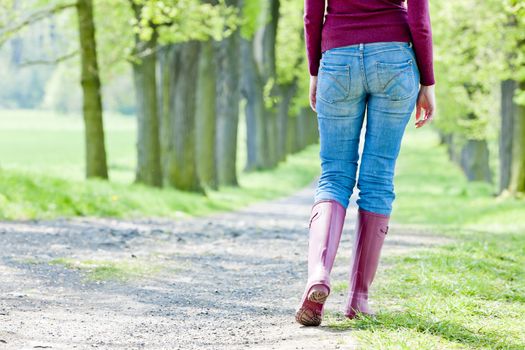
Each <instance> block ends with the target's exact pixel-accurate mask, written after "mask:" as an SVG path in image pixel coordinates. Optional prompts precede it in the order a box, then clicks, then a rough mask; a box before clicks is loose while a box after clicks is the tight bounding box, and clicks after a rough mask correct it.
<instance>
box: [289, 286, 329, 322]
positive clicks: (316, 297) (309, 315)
mask: <svg viewBox="0 0 525 350" xmlns="http://www.w3.org/2000/svg"><path fill="white" fill-rule="evenodd" d="M327 298H328V293H325V292H321V291H314V292H312V293H310V295H309V296H308V299H307V301H308V302H309V303H304V304H303V306H302V307H301V308H300V309H299V310H298V311H297V313H296V314H295V320H296V321H297V322H298V323H300V324H302V325H303V326H319V325H320V324H321V320H322V314H321V312H320V310H321V309H322V308H323V304H324V303H325V302H326V299H327ZM310 303H315V304H317V305H315V306H316V307H315V308H312V307H308V304H310Z"/></svg>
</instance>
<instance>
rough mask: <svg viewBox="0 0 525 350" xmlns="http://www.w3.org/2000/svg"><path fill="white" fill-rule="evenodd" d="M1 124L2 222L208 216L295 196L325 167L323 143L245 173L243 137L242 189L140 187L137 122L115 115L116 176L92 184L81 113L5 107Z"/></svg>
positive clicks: (112, 156) (110, 122)
mask: <svg viewBox="0 0 525 350" xmlns="http://www.w3.org/2000/svg"><path fill="white" fill-rule="evenodd" d="M0 121H1V122H0V146H1V147H0V162H1V163H0V165H1V167H0V219H34V218H55V217H70V216H102V217H125V218H129V217H144V216H150V217H160V216H162V217H172V218H177V217H181V216H186V215H206V214H209V213H211V212H215V211H220V210H231V209H237V208H240V207H242V206H245V205H247V204H249V203H252V202H254V201H258V200H265V199H271V198H275V197H279V196H283V195H287V194H290V193H293V192H294V191H296V190H298V189H300V188H302V187H304V186H306V185H307V184H309V183H310V182H311V181H312V180H313V179H314V177H315V176H316V175H318V174H319V171H320V166H319V161H318V158H319V156H318V153H319V146H318V145H312V146H310V147H308V148H306V149H305V150H303V151H301V152H299V153H297V154H294V155H291V156H289V157H288V159H287V161H286V162H285V163H282V164H280V165H279V166H278V167H276V168H275V169H272V170H267V171H258V172H250V173H245V172H243V171H241V168H242V166H243V157H244V156H245V155H244V151H243V147H242V142H243V140H242V138H240V141H239V142H240V145H239V146H241V147H239V162H238V167H239V171H238V174H239V179H238V180H239V184H240V187H226V186H225V187H222V188H220V190H219V191H213V190H208V191H207V195H206V196H202V195H200V194H195V193H188V192H184V191H179V190H175V189H172V188H165V189H162V190H161V189H155V188H150V187H147V186H142V185H137V184H132V179H133V169H134V165H133V164H132V162H131V161H130V159H133V158H134V155H135V153H134V152H135V150H134V145H133V144H134V140H135V136H134V124H133V121H132V120H129V119H128V118H124V117H119V116H112V115H110V116H108V117H107V121H106V130H107V139H108V154H109V161H110V164H113V165H112V166H111V167H110V177H111V179H112V180H111V181H110V182H106V181H100V180H89V181H86V180H83V175H82V173H83V165H82V164H83V163H82V162H83V160H82V159H83V155H82V152H83V151H82V145H81V142H82V141H81V140H82V134H81V129H82V121H81V120H80V119H79V118H78V116H55V115H53V114H50V113H44V112H28V111H18V112H5V111H4V112H0ZM41 125H43V127H42V128H41V130H40V126H41ZM241 125H242V123H241ZM240 134H242V128H241V130H240ZM119 135H120V136H119ZM128 138H129V140H128ZM115 164H120V165H119V166H118V167H116V166H115ZM115 174H116V175H115ZM115 178H116V179H115Z"/></svg>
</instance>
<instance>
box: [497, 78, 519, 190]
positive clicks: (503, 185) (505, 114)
mask: <svg viewBox="0 0 525 350" xmlns="http://www.w3.org/2000/svg"><path fill="white" fill-rule="evenodd" d="M517 87H518V84H517V82H516V81H515V80H511V79H508V80H505V81H502V82H501V128H500V135H499V173H500V174H499V175H500V177H499V192H500V193H501V192H503V191H504V190H508V188H509V185H510V177H511V168H512V139H513V133H514V130H513V129H514V116H515V115H516V113H517V106H516V104H515V103H514V101H513V98H514V93H515V91H516V89H517Z"/></svg>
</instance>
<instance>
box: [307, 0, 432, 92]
mask: <svg viewBox="0 0 525 350" xmlns="http://www.w3.org/2000/svg"><path fill="white" fill-rule="evenodd" d="M325 1H326V0H304V4H305V6H304V29H305V38H306V50H307V53H308V64H309V71H310V75H314V76H315V75H317V72H318V70H319V61H320V60H321V52H323V51H325V50H328V49H331V48H334V47H340V46H347V45H352V44H359V43H371V42H378V41H405V42H409V41H411V42H412V44H413V45H414V46H413V47H414V52H415V54H416V58H417V65H418V68H419V72H420V77H421V79H420V83H421V85H432V84H434V82H435V81H434V68H433V59H432V30H431V26H430V15H429V11H428V0H407V2H408V4H407V6H405V5H404V4H405V2H404V1H403V0H327V1H328V6H327V7H326V18H325V20H324V23H323V18H324V17H325Z"/></svg>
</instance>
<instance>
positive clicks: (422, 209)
mask: <svg viewBox="0 0 525 350" xmlns="http://www.w3.org/2000/svg"><path fill="white" fill-rule="evenodd" d="M395 185H396V192H397V194H398V195H397V198H396V202H395V204H394V211H393V217H392V218H393V220H395V221H396V222H397V223H400V224H410V225H412V226H413V224H419V225H421V227H422V228H424V229H425V230H428V229H430V230H432V231H433V232H435V233H436V234H440V235H446V236H449V237H454V242H455V243H453V244H447V245H443V246H438V247H433V248H430V249H429V248H426V249H425V250H417V251H413V252H412V253H410V254H405V255H402V256H387V257H385V258H383V259H382V263H383V264H382V266H383V269H382V270H380V271H379V273H378V276H377V277H376V280H375V282H374V283H375V284H374V286H373V290H372V298H371V299H372V300H373V301H374V305H375V306H376V308H377V309H378V310H377V311H379V313H378V315H377V317H376V318H362V319H359V320H347V319H345V317H344V316H343V315H342V314H341V313H333V312H332V313H327V319H326V324H327V325H328V326H329V327H330V328H332V329H334V330H340V331H346V330H352V335H353V336H354V337H355V338H356V339H357V340H358V342H359V343H360V344H361V345H362V347H363V348H366V349H525V316H524V315H525V269H524V267H525V235H524V234H523V232H524V231H525V201H524V200H523V199H516V198H497V197H495V196H494V195H493V193H492V192H493V190H492V189H493V186H492V185H490V184H484V183H469V182H467V181H466V180H465V178H464V176H463V175H462V173H461V171H460V169H459V168H458V167H457V166H456V165H454V164H451V163H450V162H449V161H448V159H447V155H446V150H445V148H444V147H443V146H441V145H439V144H438V140H437V137H436V135H434V134H433V133H432V132H430V131H427V130H418V131H409V132H408V135H407V137H406V138H405V143H404V145H403V151H402V154H401V155H400V158H399V162H398V167H397V169H396V183H395ZM398 227H399V229H402V225H400V226H398ZM334 285H335V286H336V288H337V289H338V290H340V291H343V290H344V291H346V289H347V287H348V286H347V284H346V282H341V281H339V282H335V284H334Z"/></svg>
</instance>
